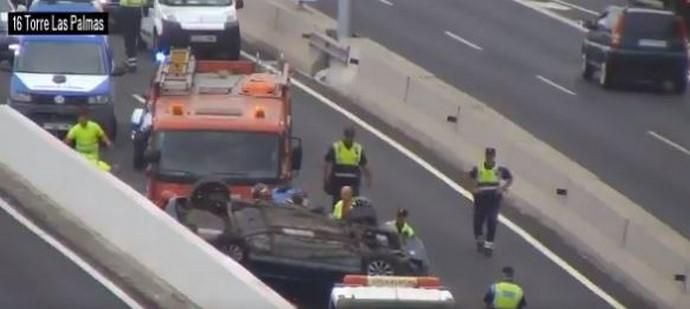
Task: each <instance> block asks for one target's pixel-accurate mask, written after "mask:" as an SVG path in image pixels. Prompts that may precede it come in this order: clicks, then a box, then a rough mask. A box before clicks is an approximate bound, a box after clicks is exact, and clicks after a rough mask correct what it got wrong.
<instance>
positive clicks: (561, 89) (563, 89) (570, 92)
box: [537, 75, 576, 95]
mask: <svg viewBox="0 0 690 309" xmlns="http://www.w3.org/2000/svg"><path fill="white" fill-rule="evenodd" d="M537 79H539V80H540V81H542V82H544V83H546V84H548V85H550V86H552V87H554V88H556V89H558V90H560V91H563V92H565V93H567V94H569V95H576V94H575V92H572V91H570V89H568V88H565V87H563V86H561V85H559V84H557V83H556V82H554V81H552V80H550V79H548V78H546V77H544V76H541V75H537Z"/></svg>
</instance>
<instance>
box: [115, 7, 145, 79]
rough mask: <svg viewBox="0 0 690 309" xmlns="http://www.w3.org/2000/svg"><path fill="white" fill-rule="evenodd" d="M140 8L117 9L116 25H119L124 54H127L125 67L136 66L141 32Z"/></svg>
mask: <svg viewBox="0 0 690 309" xmlns="http://www.w3.org/2000/svg"><path fill="white" fill-rule="evenodd" d="M142 10H143V8H142V7H134V6H121V7H120V8H119V17H120V18H119V19H120V20H118V23H121V27H122V36H123V37H124V40H125V52H126V53H127V66H129V67H136V66H137V52H138V49H137V41H138V40H139V32H140V31H141V18H142Z"/></svg>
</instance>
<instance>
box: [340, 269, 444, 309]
mask: <svg viewBox="0 0 690 309" xmlns="http://www.w3.org/2000/svg"><path fill="white" fill-rule="evenodd" d="M456 306H457V305H456V303H455V299H454V298H453V295H452V294H451V293H450V291H448V289H446V288H444V287H443V286H441V282H440V279H439V278H437V277H393V276H362V275H347V276H345V278H344V279H343V283H342V284H337V285H336V286H335V287H333V290H332V291H331V297H330V300H329V304H328V309H370V308H371V309H374V308H376V309H432V308H433V309H443V308H448V309H450V308H456Z"/></svg>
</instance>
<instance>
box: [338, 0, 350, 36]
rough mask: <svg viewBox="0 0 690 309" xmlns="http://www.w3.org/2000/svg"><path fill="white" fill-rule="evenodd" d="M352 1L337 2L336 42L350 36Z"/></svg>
mask: <svg viewBox="0 0 690 309" xmlns="http://www.w3.org/2000/svg"><path fill="white" fill-rule="evenodd" d="M351 26H352V0H338V40H343V39H347V38H349V37H351V36H352V29H351Z"/></svg>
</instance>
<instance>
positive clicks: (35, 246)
mask: <svg viewBox="0 0 690 309" xmlns="http://www.w3.org/2000/svg"><path fill="white" fill-rule="evenodd" d="M2 198H4V197H3V196H2V194H0V203H2V204H3V208H4V207H5V206H6V203H5V202H4V200H2ZM0 248H2V251H3V252H2V254H0V308H45V309H63V308H73V309H81V308H83V309H91V308H99V309H107V308H108V309H109V308H112V309H115V308H129V306H127V304H126V303H124V302H123V301H122V300H121V299H120V298H118V297H117V296H115V295H113V293H112V292H111V291H110V290H109V289H107V288H106V287H105V286H104V285H102V284H101V283H100V282H99V281H97V280H96V279H94V278H93V277H92V276H91V275H90V274H88V273H87V272H85V271H84V270H83V269H82V268H80V267H79V266H78V265H77V264H75V263H74V262H72V261H71V260H70V259H68V258H67V257H66V256H65V255H63V254H62V253H61V252H60V251H58V250H56V249H55V248H54V247H52V246H51V245H49V244H48V243H47V242H46V241H44V240H43V239H42V238H39V236H37V234H35V233H34V232H33V231H30V230H29V229H27V227H26V226H25V225H23V224H21V223H20V222H18V221H17V220H16V219H15V218H14V217H12V216H11V215H10V214H9V213H8V212H7V211H5V210H0Z"/></svg>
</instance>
